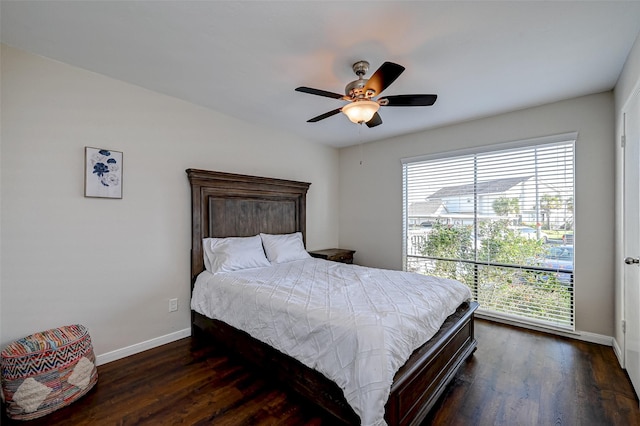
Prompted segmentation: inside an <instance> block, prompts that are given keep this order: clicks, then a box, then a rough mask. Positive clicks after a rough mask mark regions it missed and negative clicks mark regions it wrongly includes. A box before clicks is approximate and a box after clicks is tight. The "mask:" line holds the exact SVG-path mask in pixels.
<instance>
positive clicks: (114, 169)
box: [84, 146, 123, 199]
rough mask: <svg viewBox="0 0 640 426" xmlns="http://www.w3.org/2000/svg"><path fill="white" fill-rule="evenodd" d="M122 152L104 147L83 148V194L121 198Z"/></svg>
mask: <svg viewBox="0 0 640 426" xmlns="http://www.w3.org/2000/svg"><path fill="white" fill-rule="evenodd" d="M122 160H123V154H122V152H120V151H114V150H111V149H105V148H93V147H89V146H85V148H84V168H85V177H84V196H85V197H90V198H117V199H121V198H122Z"/></svg>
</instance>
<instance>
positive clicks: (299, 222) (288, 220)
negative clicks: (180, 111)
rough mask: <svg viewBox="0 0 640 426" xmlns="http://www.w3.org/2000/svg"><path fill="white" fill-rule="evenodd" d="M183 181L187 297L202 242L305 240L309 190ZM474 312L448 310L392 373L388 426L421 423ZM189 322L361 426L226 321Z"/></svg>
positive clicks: (236, 179)
mask: <svg viewBox="0 0 640 426" xmlns="http://www.w3.org/2000/svg"><path fill="white" fill-rule="evenodd" d="M187 175H188V177H189V181H190V184H191V197H192V250H191V289H192V292H193V289H194V284H195V283H196V279H197V277H198V276H199V275H201V273H202V272H203V271H204V270H205V266H204V248H203V239H204V238H211V237H217V238H226V237H250V236H255V235H257V234H260V233H266V234H292V233H296V232H300V233H301V235H302V239H303V241H304V237H305V231H306V193H307V190H308V188H309V185H310V184H309V183H305V182H296V181H289V180H282V179H272V178H265V177H255V176H246V175H238V174H230V173H222V172H214V171H205V170H196V169H188V170H187ZM314 260H316V261H317V259H314ZM321 262H327V261H321ZM345 266H347V265H345ZM476 308H477V304H476V303H475V302H469V301H465V302H463V303H462V304H460V305H459V306H458V307H457V308H455V307H454V309H455V312H454V313H453V314H451V315H450V316H448V317H447V318H446V320H445V321H444V323H443V324H442V326H441V327H440V329H439V330H438V331H437V332H436V333H435V335H433V337H432V338H431V339H430V340H428V341H427V342H426V343H424V344H423V345H422V346H420V347H419V348H417V349H416V350H415V351H414V352H413V353H412V354H411V356H410V357H409V358H408V360H407V361H406V363H405V364H404V365H402V366H401V367H400V368H399V369H398V371H397V372H396V373H395V375H394V376H393V383H392V385H391V390H390V394H389V397H388V400H387V402H386V404H385V406H384V420H385V421H386V422H387V423H388V424H390V425H413V424H419V423H420V422H421V421H422V420H423V419H424V417H425V416H426V415H427V413H428V412H429V410H430V409H431V408H432V406H433V405H434V404H435V402H436V401H437V399H438V398H439V397H440V395H441V394H442V393H443V391H444V389H445V387H446V385H447V384H448V383H449V382H450V381H451V379H452V378H453V377H454V375H455V373H456V372H457V371H458V369H459V368H460V366H461V365H462V363H463V362H464V361H465V360H466V359H467V358H468V357H469V356H470V355H471V354H472V353H473V351H474V350H475V348H476V345H477V343H476V340H475V338H474V326H473V320H474V311H475V309H476ZM191 315H192V328H193V333H194V334H198V333H206V335H207V336H212V337H213V338H214V339H216V340H217V341H218V342H221V343H223V344H224V345H226V346H228V347H229V348H230V349H231V350H233V351H234V352H235V353H237V354H238V355H239V356H240V357H241V358H243V359H244V360H245V361H246V362H249V363H251V364H254V365H255V366H257V367H258V368H260V369H261V370H262V371H268V372H269V374H272V375H273V377H274V378H275V379H276V380H278V381H280V382H282V383H284V384H285V385H287V386H289V387H290V388H291V389H292V390H294V391H296V392H298V393H299V394H301V395H303V396H305V397H307V398H308V399H309V400H310V401H312V402H313V403H315V404H317V405H319V406H320V407H322V408H323V409H324V410H325V411H327V412H328V413H330V414H331V415H333V416H334V417H336V418H337V419H339V420H340V421H342V422H344V423H346V424H359V423H360V417H359V416H358V415H357V414H356V413H355V411H354V409H353V408H352V407H351V405H349V403H347V401H346V398H345V396H344V392H343V390H342V389H341V388H340V387H339V386H338V385H337V384H336V383H335V382H334V381H332V380H330V379H328V378H327V377H326V376H325V375H323V374H321V373H319V372H318V371H316V370H315V369H312V368H309V367H307V366H305V365H304V364H303V363H301V362H300V361H297V360H296V359H294V358H292V357H290V356H288V355H285V354H283V353H282V352H280V351H278V350H276V349H274V348H272V347H271V346H269V345H267V344H264V343H262V342H260V341H259V340H256V339H254V338H253V337H251V336H250V335H249V334H247V333H246V332H244V331H241V330H239V329H236V328H234V327H231V326H229V325H227V324H226V323H225V322H222V321H218V320H214V319H211V318H208V317H207V316H205V315H203V314H201V313H198V312H196V311H194V310H192V313H191Z"/></svg>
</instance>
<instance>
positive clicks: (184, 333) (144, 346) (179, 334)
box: [96, 328, 191, 365]
mask: <svg viewBox="0 0 640 426" xmlns="http://www.w3.org/2000/svg"><path fill="white" fill-rule="evenodd" d="M189 336H191V328H185V329H184V330H179V331H176V332H174V333H170V334H165V335H164V336H160V337H156V338H155V339H150V340H146V341H144V342H140V343H136V344H135V345H131V346H127V347H126V348H121V349H116V350H115V351H111V352H107V353H105V354H101V355H97V356H96V365H102V364H107V363H109V362H112V361H116V360H119V359H122V358H126V357H128V356H131V355H135V354H137V353H140V352H144V351H146V350H149V349H153V348H157V347H158V346H162V345H166V344H167V343H171V342H175V341H176V340H180V339H182V338H185V337H189Z"/></svg>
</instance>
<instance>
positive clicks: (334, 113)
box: [307, 108, 342, 123]
mask: <svg viewBox="0 0 640 426" xmlns="http://www.w3.org/2000/svg"><path fill="white" fill-rule="evenodd" d="M340 111H342V108H336V109H334V110H333V111H329V112H325V113H324V114H320V115H319V116H317V117H313V118H310V119H309V120H307V123H315V122H317V121H320V120H324V119H325V118H329V117H331V116H332V115H336V114H337V113H339V112H340Z"/></svg>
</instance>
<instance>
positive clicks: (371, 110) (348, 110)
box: [296, 61, 438, 127]
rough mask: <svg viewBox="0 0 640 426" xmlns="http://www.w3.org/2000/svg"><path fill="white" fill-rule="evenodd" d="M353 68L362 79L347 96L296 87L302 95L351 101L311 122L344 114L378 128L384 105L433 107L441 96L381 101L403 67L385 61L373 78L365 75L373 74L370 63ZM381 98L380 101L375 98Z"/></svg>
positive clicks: (346, 89)
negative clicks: (369, 72)
mask: <svg viewBox="0 0 640 426" xmlns="http://www.w3.org/2000/svg"><path fill="white" fill-rule="evenodd" d="M352 68H353V72H355V73H356V75H357V76H358V79H357V80H354V81H352V82H351V83H349V84H347V86H346V87H345V89H344V92H345V95H341V94H339V93H333V92H327V91H326V90H320V89H313V88H311V87H304V86H302V87H297V88H296V91H298V92H302V93H309V94H311V95H318V96H325V97H327V98H333V99H342V100H344V101H347V102H349V103H348V104H346V105H345V106H343V107H341V108H336V109H334V110H332V111H329V112H325V113H324V114H321V115H319V116H317V117H313V118H311V119H309V120H307V123H315V122H318V121H320V120H324V119H325V118H329V117H331V116H333V115H336V114H338V113H339V112H342V113H344V114H345V115H346V116H347V117H348V118H349V120H351V121H352V122H354V123H356V124H362V123H365V124H366V125H367V127H375V126H379V125H380V124H382V118H380V114H378V109H379V108H380V107H381V106H393V107H396V106H401V107H406V106H431V105H433V104H434V103H435V102H436V99H437V98H438V95H394V96H385V97H382V98H380V97H379V96H380V94H381V93H382V91H383V90H384V89H386V88H387V87H389V86H390V85H391V83H393V82H394V81H395V80H396V79H397V78H398V77H399V76H400V74H402V72H403V71H404V69H405V68H404V67H403V66H402V65H398V64H394V63H393V62H385V63H384V64H382V65H381V66H380V68H378V69H377V70H376V72H374V73H373V75H372V76H371V78H369V79H366V78H364V75H365V74H366V73H367V71H369V62H367V61H358V62H356V63H355V64H353V67H352ZM377 96H378V98H377V99H374V98H376V97H377Z"/></svg>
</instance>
